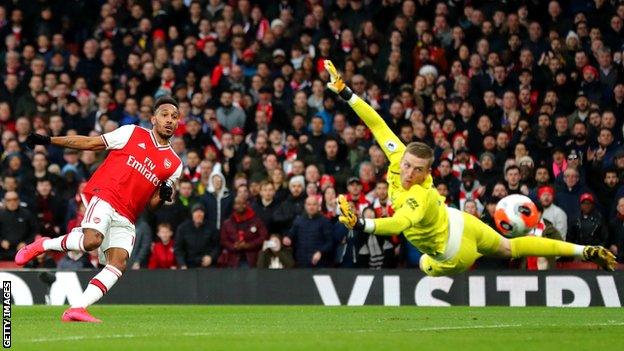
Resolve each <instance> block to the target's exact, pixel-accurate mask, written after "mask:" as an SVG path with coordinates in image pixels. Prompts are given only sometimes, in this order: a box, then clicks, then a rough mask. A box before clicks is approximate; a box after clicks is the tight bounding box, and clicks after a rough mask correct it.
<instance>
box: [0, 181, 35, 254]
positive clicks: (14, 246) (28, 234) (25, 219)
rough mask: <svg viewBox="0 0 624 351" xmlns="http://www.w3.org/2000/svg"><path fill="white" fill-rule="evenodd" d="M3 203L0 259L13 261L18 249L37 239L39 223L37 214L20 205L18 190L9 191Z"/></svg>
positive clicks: (0, 221)
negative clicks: (34, 214)
mask: <svg viewBox="0 0 624 351" xmlns="http://www.w3.org/2000/svg"><path fill="white" fill-rule="evenodd" d="M3 205H4V208H3V209H1V210H0V260H3V261H7V260H10V261H12V260H13V258H14V257H15V253H16V252H17V250H19V249H21V248H22V246H24V245H26V243H29V242H32V241H33V240H34V239H35V234H36V233H37V227H38V225H37V220H36V218H35V216H33V214H32V213H31V212H30V211H29V210H27V209H25V208H23V207H20V199H19V196H18V194H17V192H15V191H7V192H6V193H5V194H4V201H3Z"/></svg>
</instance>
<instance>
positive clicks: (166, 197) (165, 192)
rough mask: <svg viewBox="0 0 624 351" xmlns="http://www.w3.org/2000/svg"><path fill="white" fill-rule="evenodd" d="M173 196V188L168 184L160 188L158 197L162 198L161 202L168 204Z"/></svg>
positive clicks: (163, 184)
mask: <svg viewBox="0 0 624 351" xmlns="http://www.w3.org/2000/svg"><path fill="white" fill-rule="evenodd" d="M172 195H173V188H172V187H171V186H169V184H167V183H166V182H163V183H162V185H161V186H160V190H159V191H158V196H159V197H160V201H163V202H166V201H171V196H172Z"/></svg>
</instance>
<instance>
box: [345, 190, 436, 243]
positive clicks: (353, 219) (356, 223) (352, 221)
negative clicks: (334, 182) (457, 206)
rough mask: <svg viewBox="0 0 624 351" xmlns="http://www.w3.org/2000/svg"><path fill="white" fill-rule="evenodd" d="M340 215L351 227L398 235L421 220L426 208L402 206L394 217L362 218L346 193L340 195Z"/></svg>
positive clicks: (346, 224) (381, 233) (379, 233)
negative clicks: (351, 204) (348, 199)
mask: <svg viewBox="0 0 624 351" xmlns="http://www.w3.org/2000/svg"><path fill="white" fill-rule="evenodd" d="M338 207H339V209H340V216H339V217H338V220H339V221H340V222H341V223H342V224H344V225H345V226H346V227H347V228H349V229H357V230H361V231H364V232H366V233H370V234H375V235H396V233H401V232H403V231H404V230H406V229H407V228H409V227H411V226H412V225H414V224H415V223H418V222H420V220H421V219H422V218H423V216H424V210H423V208H422V207H420V206H414V207H410V206H409V205H407V206H404V207H401V208H400V209H399V210H398V211H396V212H395V213H394V215H393V216H392V217H386V218H361V217H359V216H358V215H357V212H356V211H354V209H352V208H351V206H350V205H349V203H348V202H347V199H346V198H345V197H344V195H339V196H338Z"/></svg>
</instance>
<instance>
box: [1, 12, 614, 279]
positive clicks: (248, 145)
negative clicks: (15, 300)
mask: <svg viewBox="0 0 624 351" xmlns="http://www.w3.org/2000/svg"><path fill="white" fill-rule="evenodd" d="M623 26H624V4H621V3H619V2H613V1H605V0H595V1H587V0H569V1H508V2H500V1H485V0H484V1H457V0H447V1H428V0H417V1H414V0H405V1H397V0H380V1H370V0H365V1H358V0H335V1H329V0H326V1H315V0H307V1H288V0H286V1H284V0H280V1H250V0H238V1H236V0H231V1H220V0H209V1H205V0H204V1H197V0H193V1H188V0H184V1H183V0H171V1H167V0H152V1H147V0H144V1H131V0H127V1H122V0H108V1H87V0H72V1H61V0H56V1H54V0H50V1H48V0H40V1H21V2H13V1H1V2H0V43H1V44H2V47H1V49H0V74H1V75H2V84H0V130H1V132H2V140H1V152H2V158H1V162H2V168H1V177H2V178H1V180H2V189H1V194H0V195H1V196H2V199H3V208H2V210H0V259H2V260H6V261H10V260H12V259H13V256H14V255H15V252H16V249H18V248H20V247H21V246H22V245H24V244H25V243H29V242H30V241H32V240H33V239H34V237H35V236H36V235H45V236H51V237H58V236H59V235H62V234H65V233H67V232H69V231H70V230H71V229H72V228H74V227H76V226H79V224H80V222H81V220H82V218H83V216H84V212H85V208H84V205H83V204H82V201H81V197H80V190H81V188H82V187H83V186H84V184H85V180H87V179H89V176H90V174H92V173H93V171H94V170H95V169H96V167H97V166H98V164H99V163H100V162H101V160H102V159H103V157H104V156H105V154H106V152H100V153H95V152H92V151H82V152H77V151H75V150H70V149H61V148H59V147H56V146H47V147H44V146H37V147H35V148H34V149H32V150H31V149H29V148H27V147H26V145H25V140H26V137H27V135H28V134H29V133H30V132H31V131H35V132H37V133H41V134H47V135H51V136H59V135H65V134H68V135H69V134H84V135H99V134H101V133H106V132H110V131H112V130H114V129H116V128H117V127H119V126H121V125H125V124H136V125H139V126H143V127H146V128H150V127H151V124H150V116H151V114H152V105H153V103H154V100H155V98H158V97H159V96H163V95H172V96H173V97H175V98H176V99H177V100H178V101H179V103H180V111H181V115H182V116H183V118H182V120H181V123H180V126H179V128H178V130H177V132H176V136H175V137H174V138H173V139H172V141H171V144H172V148H173V149H174V150H175V152H176V153H177V154H178V155H179V156H180V157H181V158H182V160H183V161H184V164H185V167H184V171H183V177H182V179H181V180H180V182H179V184H178V185H177V189H176V194H175V200H174V201H173V203H170V204H166V205H164V206H163V207H161V208H160V209H158V210H156V211H154V212H150V211H146V212H145V213H144V214H143V215H142V216H141V218H140V219H139V220H138V221H137V223H136V230H137V237H136V242H135V248H134V252H133V253H132V257H131V261H132V262H131V264H130V265H131V266H132V268H134V269H138V268H141V267H144V268H182V269H184V268H193V267H217V266H218V267H263V268H290V267H370V268H380V267H384V268H390V267H414V266H417V264H418V259H419V257H420V253H419V252H418V251H417V250H416V249H415V248H414V247H413V246H411V245H409V244H407V243H406V242H405V241H404V239H402V238H401V236H400V235H398V234H399V233H397V235H396V236H391V237H376V236H372V235H368V234H365V233H359V232H349V231H348V230H347V229H346V228H345V227H344V226H343V225H341V224H340V223H338V222H337V218H336V201H335V200H336V197H337V194H347V197H348V199H349V200H350V201H352V202H353V205H354V206H355V208H357V210H358V211H360V213H362V215H363V216H364V217H368V218H374V217H384V216H389V215H392V207H391V203H390V200H389V199H388V184H387V183H386V182H385V181H384V175H385V173H386V171H387V160H386V158H385V156H384V154H383V152H382V151H381V149H380V148H379V147H378V146H377V145H376V144H375V142H374V140H373V139H372V138H371V134H370V132H369V131H368V130H367V129H366V127H365V126H364V125H363V124H362V123H361V122H360V121H359V120H358V118H357V116H356V115H355V114H354V113H353V112H352V111H351V110H350V109H349V108H348V106H347V105H346V104H344V103H343V102H341V100H340V99H338V98H337V97H336V96H335V95H334V94H333V93H332V92H330V91H329V90H327V89H325V83H326V82H327V80H328V75H327V73H326V72H325V71H324V70H323V60H324V59H331V60H333V62H334V63H335V64H336V65H337V66H338V67H339V69H340V70H341V72H342V73H343V76H344V77H345V80H346V81H347V84H348V85H349V86H350V87H351V88H352V89H353V91H354V92H355V93H356V94H357V95H359V96H360V97H362V98H364V99H365V100H366V101H367V102H368V103H369V104H371V105H372V106H373V107H374V108H375V109H376V110H377V111H378V112H379V113H380V115H381V116H383V117H384V118H385V119H386V121H387V123H388V125H389V126H390V127H391V129H392V130H393V131H394V132H395V133H396V134H397V135H399V136H400V138H401V139H402V140H403V141H404V142H405V143H409V142H410V141H423V142H426V143H428V144H429V145H431V146H432V147H434V148H435V155H436V158H435V159H436V161H435V163H434V165H433V175H434V179H435V184H436V187H437V189H438V191H439V192H440V193H441V194H442V195H444V196H446V199H447V202H448V205H449V206H454V207H457V208H459V209H461V210H463V211H467V212H469V213H471V214H473V215H475V216H478V217H481V218H483V219H484V220H485V221H486V222H487V223H489V224H491V225H493V221H492V213H493V209H494V207H495V205H496V203H497V201H498V200H499V199H500V198H502V197H504V196H505V195H507V194H525V195H528V196H529V197H531V198H532V199H533V200H534V201H535V202H537V203H539V204H541V206H542V207H543V210H544V218H545V219H546V220H547V221H545V224H544V226H542V227H540V228H538V229H539V231H538V232H537V233H536V235H544V236H550V237H557V238H560V239H562V240H567V241H570V242H574V243H577V244H582V245H604V246H606V247H608V248H609V249H610V250H612V251H613V252H614V253H615V254H616V255H617V256H618V258H619V261H620V262H624V186H622V184H624V144H622V142H623V141H624V129H623V128H624V46H623V44H624V41H623V39H622V38H623V36H624V30H623ZM93 262H94V260H93V259H92V257H90V256H89V255H81V254H79V253H73V252H68V253H67V254H65V255H60V256H58V255H49V254H44V255H42V256H40V257H39V259H38V260H37V261H36V262H34V263H33V264H32V265H31V266H30V267H58V268H60V269H77V268H87V267H93ZM491 266H495V267H508V266H509V267H518V266H522V267H526V268H528V269H536V268H538V266H540V264H538V263H536V262H534V261H533V260H526V262H522V263H519V264H518V263H517V262H514V263H511V264H510V263H509V262H500V261H499V262H492V261H491V260H488V261H481V262H478V263H477V268H483V267H491ZM540 267H541V266H540ZM551 267H552V264H551Z"/></svg>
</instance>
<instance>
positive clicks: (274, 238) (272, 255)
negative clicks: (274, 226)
mask: <svg viewBox="0 0 624 351" xmlns="http://www.w3.org/2000/svg"><path fill="white" fill-rule="evenodd" d="M294 266H295V259H294V258H293V255H292V250H291V248H289V247H284V246H282V240H281V238H280V236H279V235H278V234H271V236H270V237H269V240H267V241H265V242H264V244H263V245H262V250H260V252H259V253H258V264H257V267H258V268H268V269H283V268H293V267H294Z"/></svg>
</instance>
